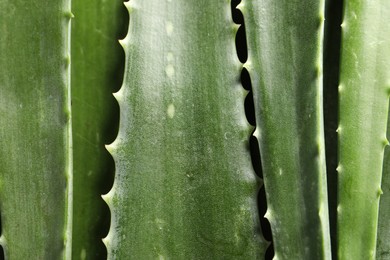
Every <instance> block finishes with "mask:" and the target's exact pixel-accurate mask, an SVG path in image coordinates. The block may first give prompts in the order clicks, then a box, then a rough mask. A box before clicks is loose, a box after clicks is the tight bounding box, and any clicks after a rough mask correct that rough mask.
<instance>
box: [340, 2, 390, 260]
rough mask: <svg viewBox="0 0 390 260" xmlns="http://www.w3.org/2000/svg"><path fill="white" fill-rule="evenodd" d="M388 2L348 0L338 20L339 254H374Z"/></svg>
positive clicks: (389, 52) (388, 81)
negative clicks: (339, 26)
mask: <svg viewBox="0 0 390 260" xmlns="http://www.w3.org/2000/svg"><path fill="white" fill-rule="evenodd" d="M389 17H390V2H389V1H387V0H377V1H347V2H346V3H345V6H344V19H343V23H342V51H341V72H340V86H339V97H340V120H339V128H338V134H339V166H338V173H339V205H338V208H337V211H338V225H337V226H338V230H337V233H338V245H339V246H338V256H339V258H340V259H375V248H376V235H377V224H378V205H379V197H380V195H381V193H382V190H381V188H380V185H381V175H382V163H383V153H384V147H385V145H386V144H387V143H388V142H387V139H386V122H387V114H388V106H389V104H388V94H389V89H390V77H389V76H390V71H389V67H388V65H389V61H390V60H389V58H390V29H389V26H385V25H387V24H388V23H389Z"/></svg>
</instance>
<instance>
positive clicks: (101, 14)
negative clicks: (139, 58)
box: [71, 0, 127, 259]
mask: <svg viewBox="0 0 390 260" xmlns="http://www.w3.org/2000/svg"><path fill="white" fill-rule="evenodd" d="M72 12H73V13H74V15H75V18H74V19H73V20H72V37H71V38H72V68H71V71H72V124H73V151H74V152H73V153H74V161H73V166H74V170H73V173H74V189H73V190H74V192H73V195H74V203H73V204H74V210H73V227H74V228H73V245H72V248H73V250H72V255H73V258H74V259H97V258H99V259H100V258H102V259H104V258H105V257H106V256H105V255H106V248H105V246H104V244H103V243H102V241H101V239H102V238H103V237H104V236H106V235H107V233H108V229H109V209H108V207H107V204H106V203H105V202H104V201H103V200H102V199H101V194H102V193H106V192H108V191H109V189H110V188H111V186H112V182H113V178H114V177H113V176H114V169H113V168H114V166H113V160H112V158H111V156H110V155H109V153H108V152H107V150H106V149H105V148H104V144H107V143H110V142H112V141H113V140H114V138H115V135H116V130H117V127H115V125H116V124H117V122H115V121H117V120H118V113H119V111H118V107H117V103H116V101H115V99H114V97H113V96H112V92H113V91H116V90H118V89H119V87H120V85H121V82H122V78H123V77H122V76H121V72H120V71H121V69H122V70H123V68H121V64H123V62H124V57H123V56H124V54H123V50H122V47H121V46H120V45H119V43H118V41H117V39H119V37H120V34H121V30H122V28H123V27H124V26H122V25H124V23H127V19H124V18H125V17H126V15H125V14H126V13H125V12H126V9H125V7H124V6H123V1H121V0H116V1H96V2H95V3H94V4H93V8H92V7H91V2H90V1H85V0H84V1H74V3H73V5H72ZM122 66H123V65H122ZM115 115H116V116H115ZM110 177H111V181H110Z"/></svg>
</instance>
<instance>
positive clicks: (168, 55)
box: [167, 52, 174, 62]
mask: <svg viewBox="0 0 390 260" xmlns="http://www.w3.org/2000/svg"><path fill="white" fill-rule="evenodd" d="M173 59H174V57H173V53H172V52H168V53H167V61H168V62H172V61H173Z"/></svg>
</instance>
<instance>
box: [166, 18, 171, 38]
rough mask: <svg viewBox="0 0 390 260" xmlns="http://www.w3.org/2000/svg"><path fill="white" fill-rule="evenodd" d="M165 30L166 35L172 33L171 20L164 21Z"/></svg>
mask: <svg viewBox="0 0 390 260" xmlns="http://www.w3.org/2000/svg"><path fill="white" fill-rule="evenodd" d="M165 30H166V31H167V34H168V36H171V35H172V33H173V24H172V22H169V21H168V22H166V23H165Z"/></svg>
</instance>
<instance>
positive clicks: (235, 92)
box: [104, 0, 265, 259]
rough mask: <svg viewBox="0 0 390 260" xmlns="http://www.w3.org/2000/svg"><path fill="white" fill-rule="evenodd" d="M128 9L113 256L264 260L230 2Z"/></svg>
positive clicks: (114, 150) (156, 3) (154, 2)
mask: <svg viewBox="0 0 390 260" xmlns="http://www.w3.org/2000/svg"><path fill="white" fill-rule="evenodd" d="M126 6H127V8H128V9H129V12H130V25H129V31H128V35H127V36H126V38H125V39H124V40H123V41H121V44H122V45H123V47H124V50H125V53H126V69H125V76H124V82H123V86H122V88H121V89H120V91H119V92H118V93H116V94H115V97H116V98H117V100H118V102H119V105H120V126H119V134H118V137H117V139H116V140H115V142H114V143H113V144H111V145H110V146H108V150H109V151H110V152H111V154H112V155H113V157H114V160H115V166H116V176H115V182H114V186H113V188H112V190H111V191H110V192H109V193H108V194H107V195H105V196H104V198H105V200H106V201H107V203H108V204H109V206H110V208H111V228H110V232H109V234H108V236H107V237H106V238H105V239H104V242H105V244H106V245H107V248H108V256H109V259H128V258H129V257H130V256H131V257H132V258H134V259H142V258H143V259H145V258H151V259H154V258H160V259H170V258H174V259H194V258H197V259H253V258H262V257H264V251H265V242H264V240H263V239H262V237H261V233H260V225H259V217H258V213H257V206H256V193H257V189H258V187H259V183H258V180H257V179H256V176H255V173H254V171H253V169H252V166H251V159H250V152H249V144H248V140H249V136H250V132H251V127H250V126H249V124H248V123H247V121H246V118H245V113H244V95H245V92H244V90H243V88H242V86H241V84H240V83H239V74H240V69H241V64H240V63H239V62H238V58H237V54H236V50H235V46H234V37H235V33H236V31H237V28H236V25H234V23H233V21H232V18H231V9H230V1H228V0H225V1H206V0H200V1H187V0H177V1H176V0H175V1H169V0H168V1H161V0H150V1H139V0H132V1H130V2H128V3H126Z"/></svg>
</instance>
